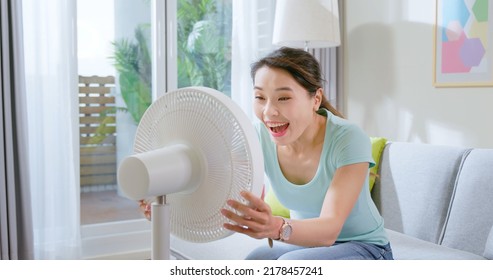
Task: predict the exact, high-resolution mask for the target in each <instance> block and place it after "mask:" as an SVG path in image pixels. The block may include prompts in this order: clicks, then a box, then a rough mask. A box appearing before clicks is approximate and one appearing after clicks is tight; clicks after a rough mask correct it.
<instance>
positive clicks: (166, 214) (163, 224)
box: [151, 195, 170, 260]
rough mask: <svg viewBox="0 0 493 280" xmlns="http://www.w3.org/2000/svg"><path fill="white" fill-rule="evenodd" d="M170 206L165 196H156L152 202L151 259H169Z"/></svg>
mask: <svg viewBox="0 0 493 280" xmlns="http://www.w3.org/2000/svg"><path fill="white" fill-rule="evenodd" d="M169 221H170V207H169V204H166V196H165V195H162V196H158V197H156V202H154V203H152V216H151V223H152V235H151V239H152V256H151V257H152V259H153V260H169V259H170V249H169V248H170V227H169V224H170V223H169Z"/></svg>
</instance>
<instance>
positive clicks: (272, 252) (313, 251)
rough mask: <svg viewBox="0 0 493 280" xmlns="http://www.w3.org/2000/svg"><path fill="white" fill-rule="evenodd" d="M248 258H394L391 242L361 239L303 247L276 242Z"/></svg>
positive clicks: (254, 251) (259, 249)
mask: <svg viewBox="0 0 493 280" xmlns="http://www.w3.org/2000/svg"><path fill="white" fill-rule="evenodd" d="M246 259H247V260H392V259H393V256H392V249H391V247H390V243H388V244H387V245H385V246H379V245H375V244H371V243H364V242H359V241H349V242H336V243H335V244H334V245H332V246H330V247H312V248H309V247H301V246H296V245H291V244H286V243H282V242H274V246H273V248H270V247H269V246H262V247H259V248H257V249H255V250H253V251H252V252H251V253H250V254H249V255H248V256H247V257H246Z"/></svg>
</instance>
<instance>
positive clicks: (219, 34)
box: [177, 0, 232, 95]
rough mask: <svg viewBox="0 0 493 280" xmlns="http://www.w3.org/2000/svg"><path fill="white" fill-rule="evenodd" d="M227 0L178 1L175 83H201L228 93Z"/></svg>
mask: <svg viewBox="0 0 493 280" xmlns="http://www.w3.org/2000/svg"><path fill="white" fill-rule="evenodd" d="M231 15H232V1H231V0H179V1H178V14H177V21H178V24H177V33H178V86H179V87H185V86H191V85H192V86H194V85H201V86H206V87H211V88H215V89H217V90H219V91H222V92H224V93H226V94H227V95H230V91H231V45H230V42H231V25H232V24H231Z"/></svg>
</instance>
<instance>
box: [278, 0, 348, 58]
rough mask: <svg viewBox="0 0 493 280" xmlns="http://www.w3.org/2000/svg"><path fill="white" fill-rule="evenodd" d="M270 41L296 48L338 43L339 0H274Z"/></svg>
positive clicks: (339, 42)
mask: <svg viewBox="0 0 493 280" xmlns="http://www.w3.org/2000/svg"><path fill="white" fill-rule="evenodd" d="M272 37H273V38H272V43H273V44H274V45H276V46H288V47H295V48H304V49H305V51H306V50H308V48H327V47H336V46H339V45H340V44H341V38H340V30H339V5H338V0H303V1H301V0H277V4H276V14H275V20H274V33H273V36H272Z"/></svg>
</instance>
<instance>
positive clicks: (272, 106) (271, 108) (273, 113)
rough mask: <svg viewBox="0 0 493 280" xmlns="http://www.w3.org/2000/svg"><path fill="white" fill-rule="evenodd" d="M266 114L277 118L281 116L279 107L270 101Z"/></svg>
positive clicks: (265, 109) (267, 104) (266, 105)
mask: <svg viewBox="0 0 493 280" xmlns="http://www.w3.org/2000/svg"><path fill="white" fill-rule="evenodd" d="M264 114H265V115H266V116H277V115H278V114H279V111H278V110H277V106H276V105H275V104H273V103H272V102H270V101H268V102H267V103H266V104H265V108H264Z"/></svg>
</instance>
